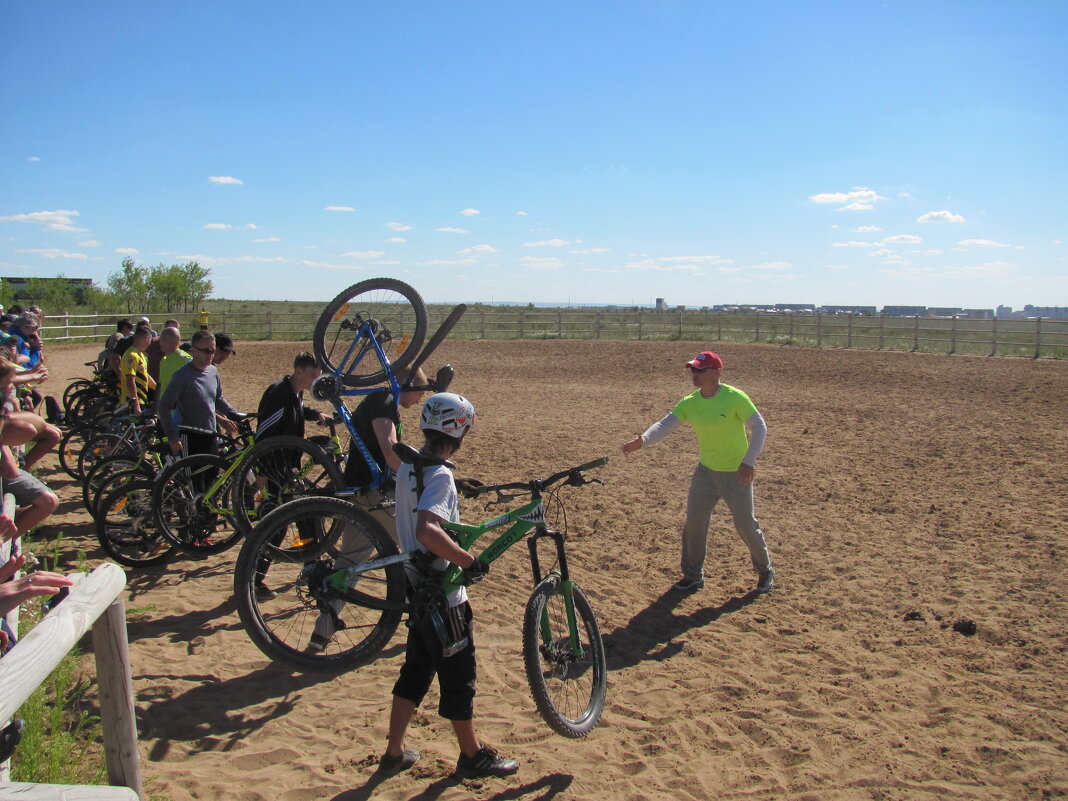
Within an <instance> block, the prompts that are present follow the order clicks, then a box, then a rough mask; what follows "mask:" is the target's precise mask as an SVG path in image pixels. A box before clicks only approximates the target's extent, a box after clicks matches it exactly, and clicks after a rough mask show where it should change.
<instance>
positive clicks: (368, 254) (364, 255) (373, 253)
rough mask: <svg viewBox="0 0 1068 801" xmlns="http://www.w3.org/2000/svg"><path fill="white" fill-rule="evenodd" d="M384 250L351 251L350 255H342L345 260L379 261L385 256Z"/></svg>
mask: <svg viewBox="0 0 1068 801" xmlns="http://www.w3.org/2000/svg"><path fill="white" fill-rule="evenodd" d="M385 255H386V251H384V250H350V251H349V252H348V253H342V254H341V258H343V259H377V258H378V257H379V256H385Z"/></svg>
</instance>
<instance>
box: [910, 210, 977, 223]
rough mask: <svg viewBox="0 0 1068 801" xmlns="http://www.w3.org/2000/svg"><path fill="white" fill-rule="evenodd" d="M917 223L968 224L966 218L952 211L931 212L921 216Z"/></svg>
mask: <svg viewBox="0 0 1068 801" xmlns="http://www.w3.org/2000/svg"><path fill="white" fill-rule="evenodd" d="M916 222H920V223H944V222H948V223H962V222H966V220H965V219H964V217H962V216H961V215H959V214H954V213H953V212H951V211H946V210H945V209H943V210H942V211H929V212H927V213H926V214H921V215H920V216H919V217H917V218H916Z"/></svg>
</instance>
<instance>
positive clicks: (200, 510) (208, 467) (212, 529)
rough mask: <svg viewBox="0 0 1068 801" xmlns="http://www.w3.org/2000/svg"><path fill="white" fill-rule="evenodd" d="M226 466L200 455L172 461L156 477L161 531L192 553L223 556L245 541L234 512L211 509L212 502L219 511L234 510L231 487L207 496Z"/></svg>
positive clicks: (217, 459)
mask: <svg viewBox="0 0 1068 801" xmlns="http://www.w3.org/2000/svg"><path fill="white" fill-rule="evenodd" d="M226 467H227V463H226V460H225V459H223V458H221V457H219V456H213V455H211V454H209V453H200V454H196V455H194V456H186V457H185V458H184V459H179V460H178V461H176V462H172V463H171V464H169V465H167V466H166V467H165V468H163V470H162V471H160V474H159V476H158V477H157V478H156V482H155V489H154V490H153V492H152V506H153V507H154V508H155V510H156V524H157V525H158V526H159V532H160V534H162V535H163V536H164V537H166V538H167V540H168V541H170V542H171V543H173V544H174V545H176V546H178V547H179V548H181V549H182V550H183V551H185V552H186V553H188V554H191V555H193V556H208V555H210V554H213V553H220V552H221V551H225V550H226V549H227V548H231V547H233V545H234V544H235V543H236V542H237V541H238V540H239V539H241V536H242V532H241V530H240V529H238V528H236V527H233V515H232V513H231V515H229V516H226V515H223V514H221V513H219V512H216V511H213V510H212V509H211V508H209V503H210V504H211V505H212V506H214V507H215V508H218V509H222V508H226V509H228V510H229V509H232V506H230V505H229V502H230V497H229V496H230V490H229V488H228V487H222V488H221V489H219V490H218V491H217V492H216V493H215V494H214V495H213V496H212V497H210V498H207V497H206V494H207V492H208V490H209V489H210V488H211V486H212V484H214V483H215V480H216V479H217V478H218V477H219V476H220V475H221V474H222V472H223V471H224V470H225V469H226ZM232 480H233V479H232V478H231V481H232Z"/></svg>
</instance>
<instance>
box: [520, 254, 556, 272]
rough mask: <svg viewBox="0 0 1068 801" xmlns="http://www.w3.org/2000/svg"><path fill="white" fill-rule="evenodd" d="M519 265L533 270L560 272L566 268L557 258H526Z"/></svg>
mask: <svg viewBox="0 0 1068 801" xmlns="http://www.w3.org/2000/svg"><path fill="white" fill-rule="evenodd" d="M519 263H520V264H522V265H523V266H524V267H526V268H528V269H531V270H559V269H560V268H561V267H563V266H564V263H563V262H562V261H560V259H558V258H557V257H556V256H524V257H523V258H521V259H520V260H519Z"/></svg>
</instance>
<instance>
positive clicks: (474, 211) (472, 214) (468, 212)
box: [460, 209, 482, 217]
mask: <svg viewBox="0 0 1068 801" xmlns="http://www.w3.org/2000/svg"><path fill="white" fill-rule="evenodd" d="M481 213H482V212H481V211H479V210H478V209H464V210H463V211H461V212H460V215H461V216H463V217H476V216H478V215H479V214H481Z"/></svg>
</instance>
